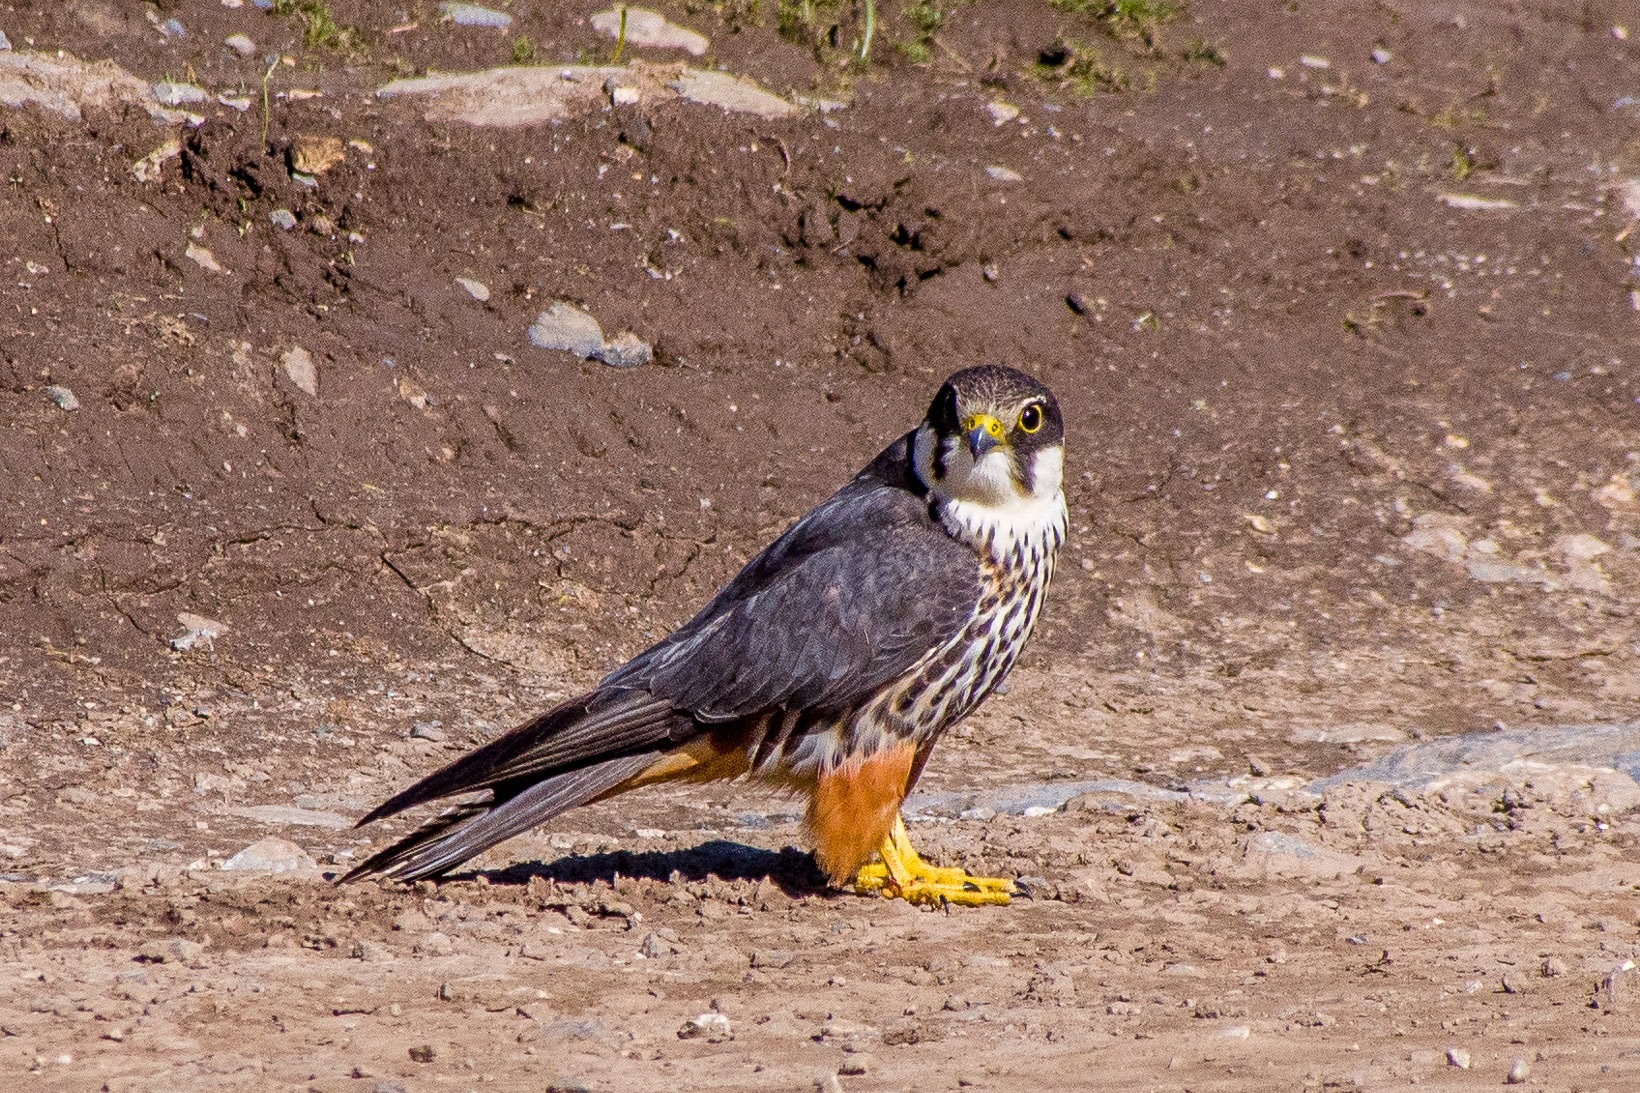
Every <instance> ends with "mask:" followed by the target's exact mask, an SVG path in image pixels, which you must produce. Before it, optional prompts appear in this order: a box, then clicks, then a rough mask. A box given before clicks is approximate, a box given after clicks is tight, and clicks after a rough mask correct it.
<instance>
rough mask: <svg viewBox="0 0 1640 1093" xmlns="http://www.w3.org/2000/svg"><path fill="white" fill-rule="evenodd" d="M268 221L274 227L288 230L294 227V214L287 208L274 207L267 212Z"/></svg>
mask: <svg viewBox="0 0 1640 1093" xmlns="http://www.w3.org/2000/svg"><path fill="white" fill-rule="evenodd" d="M268 221H269V222H270V223H272V224H273V226H274V227H276V228H283V229H284V230H285V231H290V230H291V229H292V228H294V227H296V214H295V213H293V212H291V211H290V210H289V209H275V210H273V211H272V212H271V213H269V214H268Z"/></svg>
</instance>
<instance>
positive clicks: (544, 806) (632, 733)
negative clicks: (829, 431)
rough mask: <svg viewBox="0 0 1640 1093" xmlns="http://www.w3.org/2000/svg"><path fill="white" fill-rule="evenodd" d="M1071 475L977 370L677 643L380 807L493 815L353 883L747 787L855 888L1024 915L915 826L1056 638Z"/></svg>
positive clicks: (381, 856)
mask: <svg viewBox="0 0 1640 1093" xmlns="http://www.w3.org/2000/svg"><path fill="white" fill-rule="evenodd" d="M1063 472H1064V423H1063V420H1062V419H1061V417H1060V412H1059V404H1058V403H1057V402H1056V401H1055V399H1054V396H1053V393H1052V392H1051V391H1049V390H1048V388H1047V387H1045V386H1044V385H1043V384H1041V383H1040V382H1038V381H1037V380H1035V379H1033V378H1032V377H1030V376H1027V375H1025V374H1024V373H1022V372H1018V371H1015V370H1014V369H1011V368H1003V367H998V366H994V365H987V366H982V367H977V368H968V369H964V370H963V371H960V372H957V373H955V374H954V375H952V376H951V377H950V378H949V379H947V380H946V381H945V383H944V384H943V385H942V386H941V387H940V389H939V392H938V394H936V395H935V396H934V400H933V402H932V404H931V405H930V406H929V408H928V414H927V416H925V417H924V418H923V420H922V422H921V423H920V424H918V425H917V427H916V428H914V429H912V430H911V431H910V432H908V433H906V434H905V435H904V436H901V437H900V438H899V439H898V440H896V441H894V443H892V444H890V445H889V446H888V447H887V448H885V449H884V450H883V452H882V454H880V455H878V456H877V458H876V459H873V460H872V461H871V462H870V463H869V464H868V465H867V466H866V468H865V469H864V470H862V471H861V472H860V473H859V474H857V475H856V476H855V477H854V480H853V481H851V482H850V483H848V485H846V486H844V487H843V488H842V489H841V490H839V491H838V492H837V493H836V494H834V495H833V496H832V497H830V498H829V499H827V500H826V501H823V502H822V503H821V504H819V505H818V506H816V507H815V508H814V509H813V510H812V511H810V512H809V513H808V514H807V515H806V516H804V517H803V518H802V519H800V520H798V521H797V523H795V524H793V525H792V526H791V527H790V528H789V529H788V530H787V531H786V532H785V533H784V534H783V535H781V536H780V537H779V538H778V539H776V540H775V541H774V542H773V543H772V544H770V545H769V546H768V547H767V548H766V549H765V550H764V551H763V552H762V553H761V554H759V555H757V557H755V558H753V559H752V560H751V562H749V563H748V564H747V565H746V567H745V568H744V569H743V570H741V571H740V573H739V574H738V575H737V576H736V577H735V578H734V580H732V581H730V582H729V584H728V586H727V587H725V588H724V589H723V590H722V591H721V592H719V593H718V594H717V596H716V597H715V598H714V599H713V600H712V601H711V602H710V603H708V604H707V605H706V606H705V607H703V608H701V610H700V613H699V614H697V615H696V616H695V617H694V618H692V619H690V620H689V621H688V622H686V623H684V624H683V625H682V626H680V627H679V628H678V629H677V630H676V631H675V632H674V633H672V634H671V635H669V636H668V637H666V638H665V639H663V640H661V641H660V642H658V643H656V644H655V645H653V646H651V647H650V648H648V649H646V650H644V651H643V652H642V653H639V654H638V655H637V656H636V657H634V658H632V660H630V661H629V662H627V663H626V664H624V665H622V666H621V667H619V668H617V669H615V670H614V671H613V672H611V673H610V674H609V675H607V676H605V677H604V679H603V681H602V682H601V683H599V684H598V685H597V686H596V687H595V688H593V689H592V690H591V691H588V692H587V693H586V694H582V695H578V696H577V697H575V698H571V699H569V700H568V701H566V702H563V703H561V704H560V705H558V706H556V707H554V708H552V709H550V710H548V711H546V712H545V713H543V714H541V715H540V716H539V717H536V718H535V719H534V720H531V721H528V722H526V723H524V724H522V725H520V726H518V727H517V728H515V729H513V730H511V731H510V732H508V733H506V734H505V735H503V736H500V737H498V738H496V739H495V740H493V741H491V742H490V743H488V744H485V745H484V746H483V747H480V748H478V749H477V750H476V751H473V752H471V753H469V754H467V755H465V756H463V757H462V758H460V759H458V760H456V761H455V762H454V763H451V764H450V765H449V766H447V767H445V768H444V769H442V770H439V771H436V772H434V773H433V774H430V775H428V776H427V777H426V778H423V779H422V780H421V781H419V782H417V783H415V784H414V785H412V786H410V787H409V788H408V789H405V790H403V791H402V792H400V793H398V794H397V795H395V796H393V797H391V798H389V799H388V800H387V801H385V802H383V803H382V804H380V805H378V806H377V807H376V808H375V809H374V810H373V811H371V812H370V813H369V814H368V815H367V816H365V817H364V818H363V819H362V820H360V821H359V823H360V825H361V826H363V825H364V824H368V823H371V822H373V821H375V820H379V819H382V818H383V817H386V816H391V815H393V814H395V813H397V812H401V811H403V810H404V809H407V808H411V807H413V806H415V805H419V804H422V803H424V802H428V801H435V800H441V799H444V798H450V797H461V796H463V795H468V797H469V799H467V800H465V801H464V802H462V803H459V804H457V805H456V806H455V807H454V808H452V809H451V810H449V811H447V812H445V813H444V814H443V815H441V816H438V817H437V818H435V819H433V820H431V821H430V822H428V823H427V824H426V825H424V826H423V827H422V828H420V829H419V830H417V831H415V832H413V833H411V834H410V835H408V836H406V837H405V838H403V839H401V840H399V841H398V842H396V843H394V844H393V845H391V846H388V847H387V848H386V849H384V850H382V851H380V852H379V853H377V854H375V855H373V856H372V857H371V858H369V859H368V860H367V861H365V862H363V863H362V864H360V865H359V866H358V867H357V868H355V869H354V870H353V871H352V872H350V873H348V874H347V876H346V877H344V878H342V879H343V880H344V881H347V880H352V879H354V878H357V877H364V876H370V875H380V876H387V877H395V878H399V879H403V880H416V879H419V878H424V877H436V876H439V875H441V874H444V873H447V872H449V871H450V870H451V869H453V868H454V867H456V866H458V865H460V864H461V863H463V862H465V861H467V860H468V859H470V858H472V857H473V856H475V855H477V854H479V853H480V852H482V851H484V850H487V849H489V848H490V847H492V846H494V845H496V844H497V843H499V842H502V841H503V840H505V839H509V838H511V837H513V836H514V835H518V834H520V833H521V832H524V831H527V830H528V829H530V828H532V827H534V826H536V825H537V824H539V823H541V822H543V821H544V820H547V819H550V818H551V817H553V816H557V815H558V814H559V813H561V812H564V811H566V810H568V809H571V808H574V807H576V806H577V805H583V804H587V803H589V802H592V801H601V800H604V799H606V798H609V797H613V796H615V795H617V794H621V793H626V792H628V791H629V790H634V789H638V788H639V787H642V786H649V785H654V784H656V783H660V782H669V781H674V780H687V781H706V780H711V779H720V778H747V779H749V780H751V781H753V782H756V783H762V784H764V785H767V786H771V787H773V788H775V789H777V790H782V791H786V792H790V793H794V794H797V795H799V796H801V797H802V798H804V799H805V801H806V803H807V808H806V811H805V813H804V828H805V830H806V832H807V834H808V836H809V837H810V839H811V840H812V842H813V845H814V855H815V860H816V862H817V864H818V865H819V867H820V869H821V870H822V871H823V872H824V873H825V875H826V877H827V878H828V879H829V880H830V881H831V883H832V884H834V885H836V886H838V887H847V886H849V885H852V886H853V887H854V889H855V890H856V891H857V892H860V893H862V894H865V893H877V894H880V895H885V896H892V897H901V898H904V899H907V900H910V901H912V902H913V903H933V904H939V903H942V902H949V903H956V904H967V905H980V904H1000V903H1007V902H1008V898H1009V895H1010V894H1011V893H1012V892H1013V890H1014V889H1013V884H1012V882H1011V881H1009V880H1007V879H1004V878H991V877H975V876H970V875H968V874H967V873H966V872H965V871H963V870H962V869H953V868H939V867H936V866H933V865H931V864H929V863H927V862H925V861H924V860H923V859H922V858H921V857H920V856H919V855H918V854H917V852H916V850H915V849H914V848H913V847H912V845H911V841H910V839H909V837H908V836H907V834H906V829H905V822H904V820H903V819H902V818H901V816H900V805H901V803H902V802H903V801H904V800H905V797H906V794H907V793H909V792H910V791H911V788H912V787H913V786H914V785H915V784H916V782H917V779H918V777H919V776H920V775H921V774H922V770H923V767H924V765H925V764H926V763H927V762H928V757H929V754H930V753H931V752H932V751H933V748H934V744H935V742H936V741H938V740H939V738H940V736H941V734H943V733H944V732H945V730H946V729H948V728H950V727H951V726H952V725H953V724H955V723H956V722H957V721H959V720H961V719H962V718H963V717H965V716H967V715H968V714H970V713H972V712H973V711H974V709H975V708H977V707H978V706H979V704H980V703H981V702H983V701H984V700H985V698H986V697H987V696H988V695H990V694H991V692H993V691H995V690H996V689H997V686H998V684H1000V683H1001V682H1002V681H1003V680H1004V679H1005V678H1006V677H1007V675H1008V672H1009V670H1010V669H1012V668H1013V666H1014V662H1015V660H1016V659H1018V657H1019V653H1020V650H1021V649H1023V648H1024V646H1025V643H1026V641H1027V640H1028V639H1029V638H1030V636H1031V631H1032V630H1033V629H1034V628H1035V626H1036V621H1037V616H1038V614H1039V613H1040V612H1041V610H1042V603H1043V599H1044V597H1045V596H1046V595H1047V591H1048V583H1049V580H1050V579H1051V578H1052V576H1053V568H1054V558H1055V556H1056V554H1057V552H1058V550H1059V547H1060V544H1061V543H1062V542H1063V541H1064V538H1065V532H1066V510H1065V499H1064V494H1063V492H1062V489H1061V482H1062V478H1063ZM475 793H482V794H483V795H482V796H479V797H471V796H470V795H472V794H475Z"/></svg>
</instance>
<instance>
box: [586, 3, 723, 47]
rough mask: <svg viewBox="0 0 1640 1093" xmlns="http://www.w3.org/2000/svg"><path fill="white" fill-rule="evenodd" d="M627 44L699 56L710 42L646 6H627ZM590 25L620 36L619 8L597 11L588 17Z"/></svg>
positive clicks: (603, 31) (616, 36) (610, 34)
mask: <svg viewBox="0 0 1640 1093" xmlns="http://www.w3.org/2000/svg"><path fill="white" fill-rule="evenodd" d="M625 13H626V30H625V38H626V44H627V45H629V46H639V47H644V48H649V49H681V50H683V51H684V52H685V53H688V54H689V55H690V56H693V57H699V56H701V55H702V54H703V53H705V52H706V49H707V47H708V46H709V45H710V44H711V42H710V40H708V39H707V37H706V36H705V35H704V34H697V33H696V32H694V31H692V30H689V29H688V28H687V27H680V26H678V25H677V24H676V23H672V22H668V21H667V18H666V16H664V15H662V14H661V13H660V12H658V11H650V10H649V9H648V8H626V9H625ZM588 22H590V23H591V24H592V29H593V30H596V31H597V32H598V33H600V34H604V35H607V36H609V37H611V38H620V37H621V36H622V30H621V9H619V8H616V9H613V10H611V11H600V12H599V13H598V14H596V15H594V16H593V17H592V18H591V19H590V20H588Z"/></svg>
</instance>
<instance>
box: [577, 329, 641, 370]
mask: <svg viewBox="0 0 1640 1093" xmlns="http://www.w3.org/2000/svg"><path fill="white" fill-rule="evenodd" d="M592 356H593V359H595V360H600V361H602V362H603V363H605V364H607V365H609V366H610V367H611V368H641V367H642V366H643V365H646V364H648V363H649V362H651V361H653V360H654V359H655V349H654V347H653V346H651V345H650V344H649V343H648V342H646V341H644V340H643V339H642V338H640V337H638V336H637V335H636V334H634V333H632V332H631V331H630V330H623V331H621V332H620V333H619V334H617V335H615V336H614V337H613V338H611V339H610V340H609V341H607V342H605V343H604V344H603V345H601V346H599V347H598V349H597V350H596V351H595V352H594V353H593V354H592Z"/></svg>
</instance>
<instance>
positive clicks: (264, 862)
mask: <svg viewBox="0 0 1640 1093" xmlns="http://www.w3.org/2000/svg"><path fill="white" fill-rule="evenodd" d="M222 868H223V869H227V870H234V871H238V872H245V873H273V874H276V875H278V874H285V873H289V874H292V875H295V876H317V875H318V873H319V866H318V864H317V863H316V862H314V860H313V859H312V858H310V857H308V854H307V851H305V850H303V849H302V848H301V847H299V846H297V845H296V844H295V843H293V842H291V841H290V840H289V839H279V838H267V839H258V840H257V841H256V842H253V843H251V844H250V845H249V846H247V847H245V849H243V850H241V851H240V852H239V853H237V854H235V855H234V856H233V857H231V858H229V859H228V860H227V861H225V862H223V863H222Z"/></svg>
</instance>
